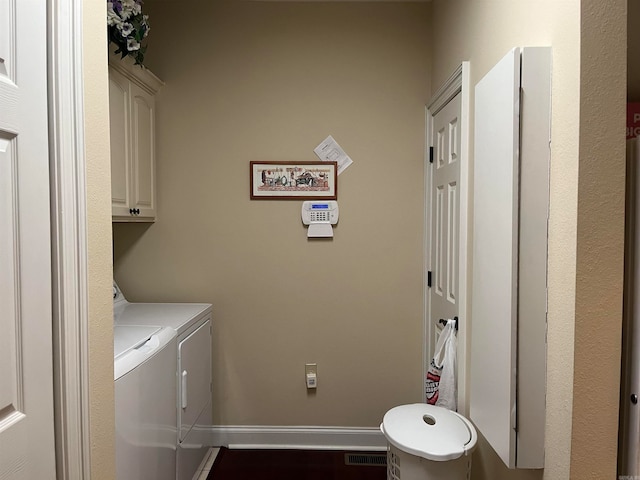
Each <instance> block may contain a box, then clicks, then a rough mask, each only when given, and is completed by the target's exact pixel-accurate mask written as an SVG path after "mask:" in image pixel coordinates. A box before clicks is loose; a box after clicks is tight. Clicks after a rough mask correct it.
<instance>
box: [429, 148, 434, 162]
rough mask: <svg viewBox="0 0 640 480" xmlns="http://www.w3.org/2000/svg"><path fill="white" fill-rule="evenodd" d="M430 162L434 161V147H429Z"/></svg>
mask: <svg viewBox="0 0 640 480" xmlns="http://www.w3.org/2000/svg"><path fill="white" fill-rule="evenodd" d="M429 163H433V147H429Z"/></svg>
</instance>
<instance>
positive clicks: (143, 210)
mask: <svg viewBox="0 0 640 480" xmlns="http://www.w3.org/2000/svg"><path fill="white" fill-rule="evenodd" d="M130 88H131V121H132V129H131V132H132V135H133V139H132V140H133V143H132V145H133V148H132V164H131V167H132V173H133V182H132V189H133V191H132V195H133V198H132V200H133V201H132V202H131V207H132V208H136V209H140V213H139V214H138V215H137V217H138V218H140V217H150V218H153V217H155V214H156V191H155V101H154V98H153V96H151V95H150V94H149V93H147V92H145V91H144V90H143V89H142V88H140V87H138V86H137V85H135V84H133V83H132V84H131V87H130Z"/></svg>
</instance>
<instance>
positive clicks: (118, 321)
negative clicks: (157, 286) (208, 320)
mask: <svg viewBox="0 0 640 480" xmlns="http://www.w3.org/2000/svg"><path fill="white" fill-rule="evenodd" d="M210 313H211V304H209V303H129V302H127V304H122V305H121V308H120V309H118V310H116V309H115V308H114V312H113V316H114V324H115V325H160V326H162V327H171V328H173V329H174V330H176V332H178V335H181V334H182V333H184V332H186V331H187V330H189V328H190V327H192V326H193V325H195V324H196V323H198V322H199V321H200V320H201V319H203V318H204V317H205V316H207V315H208V314H210Z"/></svg>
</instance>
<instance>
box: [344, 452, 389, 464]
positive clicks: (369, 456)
mask: <svg viewBox="0 0 640 480" xmlns="http://www.w3.org/2000/svg"><path fill="white" fill-rule="evenodd" d="M344 464H345V465H364V466H367V465H370V466H372V467H380V466H384V465H386V464H387V454H386V453H345V454H344Z"/></svg>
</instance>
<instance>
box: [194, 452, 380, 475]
mask: <svg viewBox="0 0 640 480" xmlns="http://www.w3.org/2000/svg"><path fill="white" fill-rule="evenodd" d="M347 453H348V454H354V453H362V452H344V451H325V450H228V449H226V448H221V449H220V453H219V454H218V456H217V458H216V460H215V462H214V464H213V467H212V468H211V471H210V473H209V476H208V477H207V480H385V479H386V478H387V476H386V472H387V470H386V466H385V465H347V464H346V461H345V454H347ZM375 455H380V453H376V454H375Z"/></svg>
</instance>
